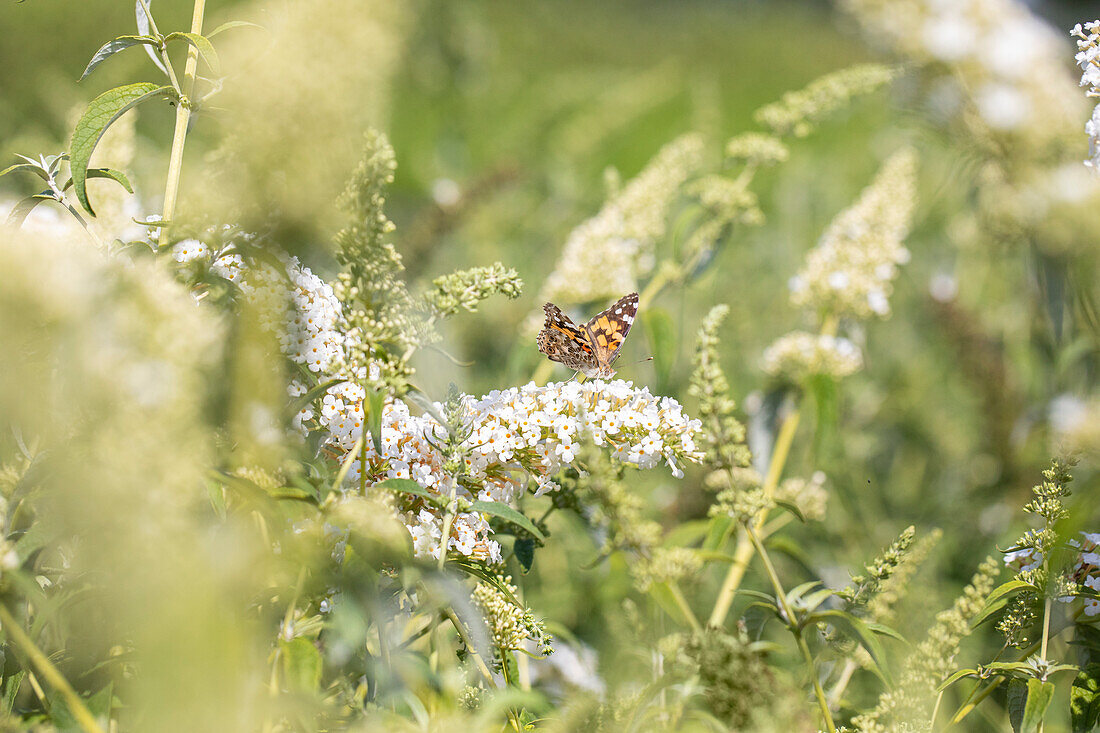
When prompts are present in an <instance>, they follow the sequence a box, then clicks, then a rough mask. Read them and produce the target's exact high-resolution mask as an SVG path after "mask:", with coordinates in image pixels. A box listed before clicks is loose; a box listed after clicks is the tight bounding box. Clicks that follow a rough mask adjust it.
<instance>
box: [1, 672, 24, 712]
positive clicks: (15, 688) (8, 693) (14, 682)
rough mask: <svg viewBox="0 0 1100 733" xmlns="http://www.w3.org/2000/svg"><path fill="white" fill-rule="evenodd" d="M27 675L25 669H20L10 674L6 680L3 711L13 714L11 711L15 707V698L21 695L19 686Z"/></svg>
mask: <svg viewBox="0 0 1100 733" xmlns="http://www.w3.org/2000/svg"><path fill="white" fill-rule="evenodd" d="M26 676H27V673H26V671H25V670H22V669H21V670H19V671H18V672H16V673H15V674H13V675H9V676H8V677H7V678H6V679H5V680H4V699H3V703H2V704H3V711H4V713H5V714H6V715H11V711H12V710H13V709H14V708H15V698H16V697H18V695H19V686H20V685H21V684H23V678H24V677H26Z"/></svg>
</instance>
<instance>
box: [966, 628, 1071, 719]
mask: <svg viewBox="0 0 1100 733" xmlns="http://www.w3.org/2000/svg"><path fill="white" fill-rule="evenodd" d="M1083 612H1084V609H1083V608H1082V609H1079V610H1078V611H1077V613H1075V614H1074V616H1073V618H1072V619H1071V620H1069V621H1068V622H1067V623H1066V625H1065V626H1063V627H1062V628H1060V629H1058V630H1057V631H1055V632H1054V634H1053V635H1054V636H1058V635H1060V634H1061V633H1062V632H1063V631H1065V630H1066V629H1068V628H1071V627H1073V625H1074V624H1075V623H1076V622H1077V620H1078V619H1079V618H1080V617H1081V615H1082V613H1083ZM1048 636H1050V634H1048V633H1044V634H1043V640H1042V641H1037V642H1035V643H1034V644H1032V645H1031V646H1029V647H1027V648H1026V649H1024V650H1023V651H1021V652H1020V655H1019V659H1020V660H1024V659H1027V658H1028V657H1030V656H1031V655H1032V654H1034V653H1035V652H1036V650H1038V649H1040V648H1041V647H1042V644H1043V642H1044V641H1045V640H1046V639H1047V637H1048ZM1002 651H1003V650H1002ZM998 656H1000V654H998ZM1004 679H1005V678H1004V677H996V678H994V679H992V680H990V681H989V682H988V683H987V684H986V685H985V686H984V687H980V686H979V687H975V688H974V690H973V691H971V693H970V695H969V696H967V699H966V701H965V702H964V703H963V704H962V705H961V706H960V707H959V709H958V710H956V711H955V714H954V715H953V716H952V717H951V722H950V723H948V724H947V726H946V728H945V730H946V729H947V728H950V727H951V726H953V725H956V724H958V723H960V722H962V720H963V718H965V717H966V716H967V715H969V714H970V713H971V712H972V711H973V710H974V708H976V707H978V704H979V703H981V701H982V700H984V699H986V698H987V697H989V695H990V694H992V692H993V691H994V690H995V689H997V687H998V686H1000V684H1001V683H1002V682H1004Z"/></svg>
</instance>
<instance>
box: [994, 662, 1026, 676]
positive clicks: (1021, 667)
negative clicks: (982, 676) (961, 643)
mask: <svg viewBox="0 0 1100 733" xmlns="http://www.w3.org/2000/svg"><path fill="white" fill-rule="evenodd" d="M982 666H983V667H984V668H985V669H988V670H992V671H993V672H1009V673H1019V674H1021V675H1025V676H1027V675H1031V674H1034V672H1035V668H1034V667H1032V666H1031V665H1030V664H1028V663H1027V662H990V663H989V664H985V665H982Z"/></svg>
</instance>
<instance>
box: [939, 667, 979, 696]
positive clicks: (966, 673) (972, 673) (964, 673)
mask: <svg viewBox="0 0 1100 733" xmlns="http://www.w3.org/2000/svg"><path fill="white" fill-rule="evenodd" d="M977 676H978V670H976V669H960V670H957V671H956V672H953V673H952V674H951V676H949V677H948V678H947V679H945V680H944V681H943V682H941V683H940V686H939V687H937V688H936V691H937V692H941V691H943V690H946V689H947V688H948V687H950V686H951V685H953V684H955V683H956V682H958V681H959V680H961V679H962V678H963V677H977Z"/></svg>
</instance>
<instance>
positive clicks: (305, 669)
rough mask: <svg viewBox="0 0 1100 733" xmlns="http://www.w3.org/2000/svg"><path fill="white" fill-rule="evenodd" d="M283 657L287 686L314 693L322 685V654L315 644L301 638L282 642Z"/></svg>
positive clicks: (280, 644) (280, 649)
mask: <svg viewBox="0 0 1100 733" xmlns="http://www.w3.org/2000/svg"><path fill="white" fill-rule="evenodd" d="M279 651H280V652H281V653H282V656H283V673H284V674H285V675H286V681H287V686H288V687H290V688H291V689H294V690H299V691H302V692H312V691H313V690H316V689H317V685H319V684H320V683H321V667H322V660H321V652H319V651H317V647H316V646H314V644H313V642H312V641H310V640H309V639H307V638H305V637H301V636H299V637H298V638H296V639H291V640H290V641H280V642H279Z"/></svg>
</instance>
